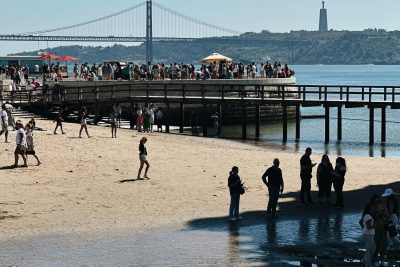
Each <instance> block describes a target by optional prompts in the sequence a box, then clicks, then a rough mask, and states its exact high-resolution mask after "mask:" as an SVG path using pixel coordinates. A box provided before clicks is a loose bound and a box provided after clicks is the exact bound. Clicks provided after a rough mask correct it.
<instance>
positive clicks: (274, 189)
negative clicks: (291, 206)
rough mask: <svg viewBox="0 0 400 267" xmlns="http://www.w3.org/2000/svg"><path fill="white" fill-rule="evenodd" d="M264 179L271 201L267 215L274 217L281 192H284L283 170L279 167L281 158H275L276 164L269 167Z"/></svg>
mask: <svg viewBox="0 0 400 267" xmlns="http://www.w3.org/2000/svg"><path fill="white" fill-rule="evenodd" d="M267 177H268V181H267ZM262 180H263V182H264V184H265V185H266V186H267V188H268V195H269V201H268V208H267V215H271V216H272V217H274V216H275V213H276V206H277V205H278V199H279V192H280V193H281V194H282V193H283V187H284V184H283V178H282V170H281V169H280V168H279V159H274V166H272V167H270V168H268V169H267V171H266V172H265V173H264V175H263V176H262Z"/></svg>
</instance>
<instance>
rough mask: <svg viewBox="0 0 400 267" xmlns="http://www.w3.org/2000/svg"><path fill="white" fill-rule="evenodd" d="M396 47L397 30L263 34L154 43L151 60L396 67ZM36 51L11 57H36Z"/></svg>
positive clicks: (77, 49)
mask: <svg viewBox="0 0 400 267" xmlns="http://www.w3.org/2000/svg"><path fill="white" fill-rule="evenodd" d="M399 47H400V31H386V30H382V29H379V30H378V29H367V30H364V31H329V32H316V31H292V32H290V33H271V32H269V31H262V32H261V33H245V34H242V35H241V36H239V37H232V38H229V39H226V38H224V39H223V40H219V39H218V38H216V39H204V40H202V39H200V40H195V41H191V42H188V41H182V42H156V43H154V58H155V61H158V62H163V63H166V64H168V63H174V62H177V63H181V62H185V63H197V62H198V61H199V59H201V58H203V57H205V56H207V55H208V54H210V53H212V52H218V53H221V54H224V55H226V56H229V57H231V58H233V59H234V60H235V61H241V62H243V63H248V62H253V61H254V62H266V61H268V60H271V61H275V60H278V61H281V62H288V63H290V64H400V49H399ZM38 52H39V51H30V52H22V53H17V54H14V55H37V53H38ZM42 52H43V51H42ZM48 52H50V53H54V54H59V55H71V56H75V57H78V58H80V61H81V62H89V63H94V62H97V63H99V62H103V61H107V60H123V61H134V62H144V61H145V45H144V44H141V45H138V46H123V45H117V44H115V45H113V46H107V47H101V46H79V45H72V46H60V47H55V48H51V49H49V51H48Z"/></svg>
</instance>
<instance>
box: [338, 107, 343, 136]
mask: <svg viewBox="0 0 400 267" xmlns="http://www.w3.org/2000/svg"><path fill="white" fill-rule="evenodd" d="M342 138H343V136H342V106H338V107H337V140H338V141H342Z"/></svg>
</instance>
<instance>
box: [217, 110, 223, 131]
mask: <svg viewBox="0 0 400 267" xmlns="http://www.w3.org/2000/svg"><path fill="white" fill-rule="evenodd" d="M217 109H218V115H219V135H218V136H221V134H222V104H218V106H217Z"/></svg>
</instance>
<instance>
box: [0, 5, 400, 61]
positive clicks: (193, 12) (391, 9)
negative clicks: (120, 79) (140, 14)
mask: <svg viewBox="0 0 400 267" xmlns="http://www.w3.org/2000/svg"><path fill="white" fill-rule="evenodd" d="M143 1H144V0H119V1H115V0H95V1H92V0H90V1H82V0H65V1H54V0H38V1H33V0H13V1H4V3H1V7H2V8H1V9H2V10H3V11H5V10H8V11H10V12H2V14H1V19H2V21H3V23H4V24H3V25H5V27H2V28H1V30H0V33H21V32H29V31H37V30H43V29H48V28H53V27H58V26H66V25H70V24H75V23H79V22H82V21H87V20H88V19H89V20H90V19H94V18H97V17H101V16H105V15H108V14H111V13H114V12H117V11H120V10H123V9H125V8H128V7H131V6H134V5H136V4H139V3H141V2H143ZM157 2H158V3H160V4H161V5H163V6H167V7H169V8H171V9H173V10H176V11H179V12H181V13H184V14H186V15H189V16H191V17H195V18H198V19H201V20H203V21H206V22H210V23H212V24H216V25H218V26H222V27H226V28H230V29H235V30H237V31H240V32H247V31H254V32H259V31H261V30H264V29H265V30H269V31H271V32H288V31H290V30H316V29H318V17H319V9H320V8H321V1H320V0H283V1H277V0H274V1H272V0H251V1H243V0H200V1H197V0H196V1H193V0H189V1H184V0H157ZM39 3H40V4H39ZM326 8H327V9H328V23H329V29H335V30H342V29H345V30H362V29H366V28H384V29H387V30H399V29H400V26H399V24H398V22H399V20H398V12H399V10H400V1H399V0H385V1H377V0H326ZM11 11H12V12H11ZM71 44H73V43H71V42H69V43H68V42H66V43H49V46H50V47H52V46H58V45H71ZM86 44H87V43H86ZM38 46H39V47H40V48H45V47H46V46H47V44H45V43H44V42H43V43H39V44H38V43H37V42H6V41H0V55H4V54H7V53H12V52H20V51H24V50H36V49H37V48H38Z"/></svg>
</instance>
